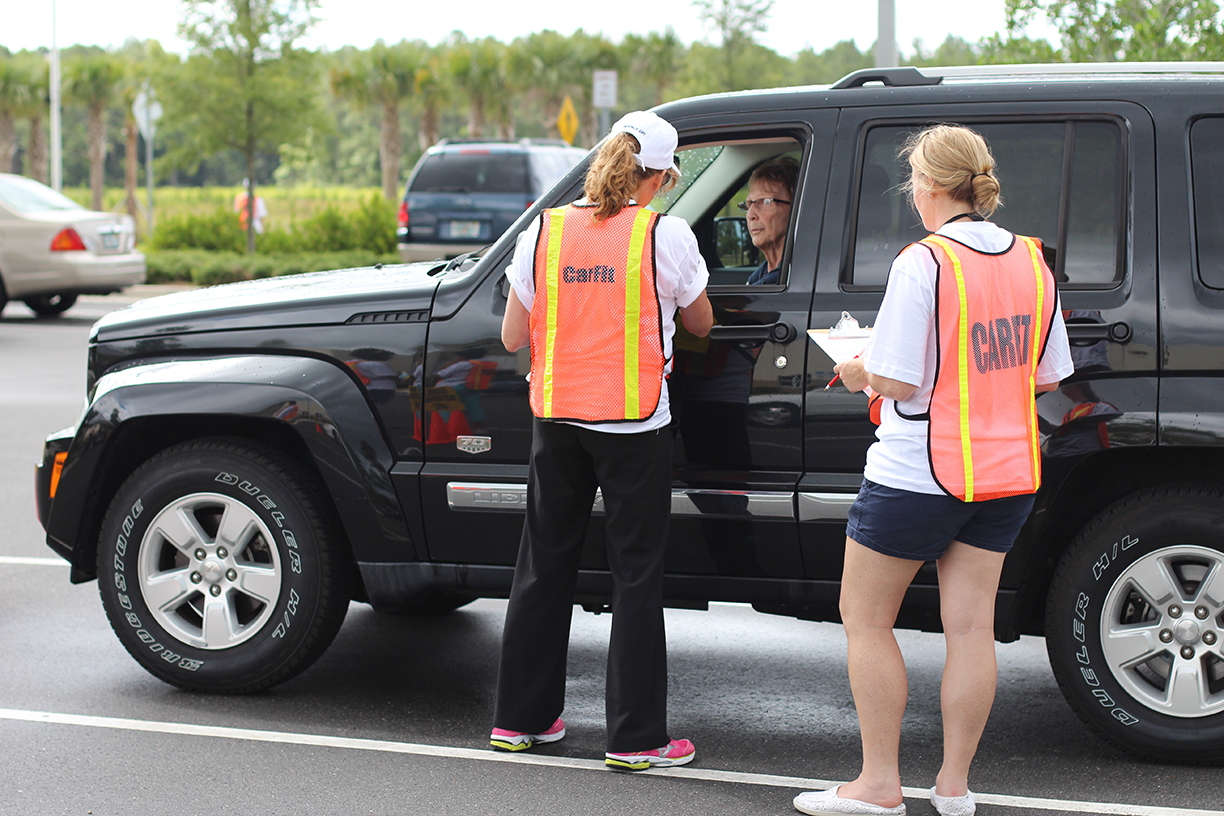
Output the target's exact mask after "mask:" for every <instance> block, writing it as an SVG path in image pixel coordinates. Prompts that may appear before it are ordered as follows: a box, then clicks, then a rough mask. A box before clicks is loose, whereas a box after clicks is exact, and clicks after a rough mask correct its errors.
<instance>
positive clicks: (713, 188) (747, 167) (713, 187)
mask: <svg viewBox="0 0 1224 816" xmlns="http://www.w3.org/2000/svg"><path fill="white" fill-rule="evenodd" d="M676 155H677V158H678V159H679V161H680V172H681V177H680V180H679V183H678V184H677V185H676V187H675V188H674V189H672V190H671V191H669V192H667V193H664V194H661V195H659V196H656V197H655V199H654V201H652V202H651V205H650V208H651V209H654V210H658V211H659V212H664V213H667V214H669V215H675V216H679V217H680V218H683V219H684V220H686V221H687V222H688V223H689V226H690V227H692V228H693V232H694V234H695V235H696V236H697V244H698V246H699V247H700V249H701V254H702V257H704V258H705V260H706V266H707V267H708V268H709V270H710V286H715V287H717V286H743V285H744V284H746V283H747V282H748V278H749V276H750V275H751V274H752V273H753V272H754V271H756V269H757V267H758V265H759V264H760V263H761V258H760V253H759V252H758V251H757V249H756V247H755V246H753V244H752V240H751V237H750V236H749V233H748V228H747V219H746V217H745V214H744V213H743V212H742V211H741V210H740V209H739V208H738V207H736V206H735V205H736V204H738V203H739V202H741V201H743V200H744V199H745V198H747V197H748V178H749V177H750V176H751V175H752V171H753V170H755V169H756V168H757V167H758V166H760V165H761V164H763V163H765V162H766V161H769V160H770V159H775V158H778V157H780V156H785V155H790V156H793V157H795V158H796V159H800V160H801V159H802V151H801V146H800V145H799V143H798V142H797V141H795V140H794V139H791V138H753V139H745V140H742V141H727V142H720V143H713V144H712V143H708V142H707V143H703V144H696V145H682V146H681V147H680V149H679V150H678V151H677V154H676ZM801 175H802V173H801ZM795 198H796V199H798V191H796V195H795ZM797 205H798V201H797V200H796V201H795V202H793V203H792V207H791V211H790V212H791V216H790V217H791V223H790V226H788V235H789V234H790V231H791V230H792V229H793V219H794V212H795V210H796V209H797ZM783 263H784V265H785V256H784V260H783ZM783 280H785V270H783Z"/></svg>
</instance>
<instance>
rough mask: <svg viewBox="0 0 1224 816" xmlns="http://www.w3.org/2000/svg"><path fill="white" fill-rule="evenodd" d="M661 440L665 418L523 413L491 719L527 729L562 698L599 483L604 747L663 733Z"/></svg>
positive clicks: (536, 727) (665, 471)
mask: <svg viewBox="0 0 1224 816" xmlns="http://www.w3.org/2000/svg"><path fill="white" fill-rule="evenodd" d="M671 449H672V437H671V433H670V431H668V430H667V429H663V430H661V431H648V432H646V433H638V434H611V433H601V432H598V431H592V430H589V429H587V428H581V427H577V426H574V425H566V424H563V423H556V422H542V421H540V420H538V419H537V420H536V421H535V427H534V436H533V439H532V445H531V470H530V473H529V476H528V481H527V490H528V502H527V521H526V524H525V525H524V527H523V538H522V542H521V544H520V545H519V554H518V563H517V564H516V566H515V569H514V586H513V589H512V590H511V592H510V605H509V607H508V608H507V610H506V627H505V632H504V634H503V636H502V654H501V665H500V669H499V672H498V678H497V705H496V708H495V710H494V714H493V722H494V726H495V727H497V728H505V729H508V730H511V731H523V732H527V733H530V734H539V733H541V732H543V731H545V730H547V729H548V728H549V726H551V725H552V724H553V721H554V720H556V718H557V717H559V716H560V715H561V710H562V709H563V708H564V706H565V664H566V656H567V653H568V650H569V631H570V620H571V618H572V615H573V606H574V588H575V584H576V582H577V578H578V561H579V556H580V554H581V551H582V544H583V540H584V539H585V538H586V529H587V523H588V521H589V519H590V516H591V504H592V502H593V501H594V498H595V489H596V487H599V488H600V489H601V490H602V491H603V503H604V509H605V512H606V518H605V537H606V541H607V551H608V553H607V554H608V566H609V568H610V570H611V572H612V581H613V590H612V636H611V642H610V644H609V647H608V675H607V703H606V704H607V726H608V738H607V746H608V747H607V750H608V751H613V752H618V753H624V752H629V751H649V750H651V749H654V748H659V747H662V746H664V745H666V744H667V743H668V742H669V739H668V736H667V639H666V635H665V633H664V629H663V554H664V549H665V548H666V545H667V524H668V518H669V515H670V510H671Z"/></svg>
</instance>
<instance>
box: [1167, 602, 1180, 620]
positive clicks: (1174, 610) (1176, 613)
mask: <svg viewBox="0 0 1224 816" xmlns="http://www.w3.org/2000/svg"><path fill="white" fill-rule="evenodd" d="M1181 616H1182V608H1181V607H1180V606H1177V605H1174V606H1170V607H1169V617H1170V618H1180V617H1181Z"/></svg>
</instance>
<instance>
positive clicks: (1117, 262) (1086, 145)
mask: <svg viewBox="0 0 1224 816" xmlns="http://www.w3.org/2000/svg"><path fill="white" fill-rule="evenodd" d="M971 126H972V127H973V129H974V130H976V131H977V132H979V133H981V134H982V136H983V137H984V138H985V139H986V141H987V143H988V144H989V145H990V149H991V152H992V153H993V154H994V157H995V163H996V170H995V172H996V175H998V177H999V184H1000V187H1001V188H1002V192H1003V206H1002V207H1000V209H999V210H998V211H997V212H996V213H995V215H994V216H993V218H992V220H993V221H994V222H995V223H997V224H999V226H1001V227H1004V228H1005V229H1008V230H1011V231H1012V232H1015V233H1019V234H1021V235H1030V236H1033V237H1035V238H1040V239H1041V241H1042V243H1043V244H1044V245H1045V248H1046V259H1047V261H1048V262H1049V263H1050V267H1051V269H1052V271H1053V272H1054V274H1055V276H1056V278H1057V279H1058V281H1059V284H1060V286H1062V287H1064V288H1071V289H1075V288H1106V287H1112V286H1116V285H1117V282H1118V281H1119V280H1121V277H1122V272H1123V264H1122V244H1121V240H1122V232H1121V230H1120V229H1119V225H1120V224H1121V223H1123V218H1122V201H1123V178H1124V169H1125V168H1124V157H1123V144H1122V135H1121V130H1120V129H1119V128H1118V126H1117V125H1116V124H1115V123H1113V122H1103V121H1073V122H1010V123H980V122H978V123H973V124H972V125H971ZM919 127H921V125H919V124H914V125H909V126H881V127H875V128H873V129H871V130H870V131H868V133H867V137H866V140H865V142H864V148H863V158H862V161H861V163H860V167H861V172H860V175H859V179H858V197H857V201H856V206H855V224H854V243H853V247H854V254H853V257H852V259H850V264H849V267H848V269H847V274H845V275H844V276H843V282H844V283H846V284H849V285H852V286H854V287H855V288H862V287H867V288H883V286H884V282H885V279H886V278H887V276H888V269H889V266H890V265H891V264H892V261H893V259H894V258H895V257H896V255H897V253H898V252H900V251H901V250H902V249H903V248H904V247H905V246H906V245H907V244H909V243H911V242H913V241H917V240H920V239H922V238H924V237H925V236H926V234H927V230H926V229H924V228H923V226H922V223H921V220H920V219H919V218H918V215H917V214H916V213H915V212H914V211H913V210H912V208H911V207H910V203H909V202H908V201H907V200H906V198H905V196H904V195H902V193H901V185H902V183H903V182H904V181H905V173H906V172H907V171H908V167H906V166H905V164H904V162H902V161H901V160H900V159H899V158H898V152H899V150H900V148H901V145H902V144H903V143H904V141H905V139H906V138H907V137H908V136H909V134H910V133H911V132H913V131H914V130H916V129H918V128H919Z"/></svg>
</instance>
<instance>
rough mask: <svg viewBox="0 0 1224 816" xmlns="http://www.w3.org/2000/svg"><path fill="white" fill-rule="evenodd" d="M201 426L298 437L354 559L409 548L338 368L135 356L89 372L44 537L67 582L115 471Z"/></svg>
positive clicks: (387, 459)
mask: <svg viewBox="0 0 1224 816" xmlns="http://www.w3.org/2000/svg"><path fill="white" fill-rule="evenodd" d="M287 434H289V435H287ZM212 435H227V436H232V435H245V436H248V437H251V438H253V439H256V440H258V441H264V442H271V443H273V444H277V442H278V441H283V440H294V439H295V438H296V440H300V442H301V445H300V446H297V445H295V447H301V448H302V449H304V451H305V452H306V453H307V455H308V457H309V459H310V460H311V462H312V464H313V466H314V468H315V470H316V471H317V472H318V474H319V476H320V478H321V480H322V481H323V484H324V485H325V487H326V489H327V491H328V493H329V495H330V497H331V499H332V501H333V503H334V506H335V508H336V511H337V515H338V517H339V519H340V522H341V524H342V526H343V528H344V531H345V533H346V534H347V537H348V540H349V542H350V544H351V546H352V548H353V551H354V555H355V556H356V557H357V558H358V560H375V561H386V560H412V559H413V558H414V557H415V555H416V553H415V547H414V546H413V543H412V540H411V537H410V535H409V532H408V526H407V524H406V522H405V519H404V517H403V513H402V511H401V510H400V506H399V502H398V500H397V499H396V496H395V491H394V489H393V487H392V484H391V478H390V475H389V471H390V469H391V466H392V464H393V462H394V459H393V457H392V454H391V449H390V447H389V446H388V444H387V442H386V440H385V439H384V438H383V435H382V432H381V430H380V429H379V426H378V423H377V422H376V421H375V419H374V416H373V414H372V412H371V410H370V407H369V404H368V403H367V402H366V399H365V397H364V396H363V395H362V393H361V391H360V389H359V388H358V387H357V385H356V384H355V383H354V382H353V380H352V378H351V377H350V376H349V375H348V373H347V372H346V371H344V370H343V369H341V368H340V367H338V366H336V365H334V364H331V363H328V362H325V361H323V360H318V359H314V358H307V357H292V356H276V355H242V356H234V357H214V358H206V359H192V360H173V361H159V362H148V363H141V364H138V365H133V366H129V367H125V368H122V369H117V370H114V371H111V372H108V373H107V374H105V375H104V376H102V377H101V378H100V379H99V380H98V383H97V385H96V388H95V389H94V394H93V400H92V402H91V403H90V404H89V406H88V407H87V408H86V410H85V412H84V413H83V415H82V418H81V420H80V422H79V423H78V425H77V428H76V432H75V434H74V435H73V438H72V442H71V444H70V446H69V447H68V455H67V457H66V458H65V459H64V461H63V464H62V470H61V472H60V477H59V483H58V487H57V489H56V493H55V497H54V499H51V500H50V503H49V507H48V510H47V518H46V530H47V543H48V545H49V546H51V548H52V549H54V550H56V551H57V552H60V553H61V554H65V555H66V556H67V557H68V558H69V560H70V561H71V563H72V565H73V580H74V581H79V580H88V579H90V578H92V577H93V576H94V571H95V566H94V553H95V547H96V538H97V530H98V527H99V525H100V524H101V521H102V516H103V515H104V514H105V512H106V505H107V504H108V503H109V501H110V498H111V496H112V495H113V494H114V492H115V490H116V489H117V488H118V486H119V484H120V483H121V482H122V481H123V479H125V478H126V477H127V475H128V474H129V473H131V472H132V470H134V469H135V468H136V467H138V466H139V465H140V463H141V462H143V461H145V460H146V459H148V458H149V456H151V455H152V454H153V453H156V452H157V451H158V450H161V449H163V448H165V447H167V446H169V445H171V444H175V443H178V442H181V441H185V440H187V439H194V438H199V437H201V436H212ZM59 436H60V435H58V434H57V435H56V436H55V437H52V438H51V439H48V448H47V450H48V451H51V450H52V449H53V447H54V446H53V445H52V442H53V440H54V439H56V438H57V437H59ZM60 449H61V450H62V442H60ZM45 464H46V463H44V465H45Z"/></svg>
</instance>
